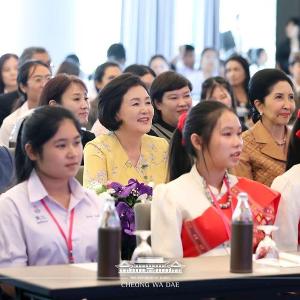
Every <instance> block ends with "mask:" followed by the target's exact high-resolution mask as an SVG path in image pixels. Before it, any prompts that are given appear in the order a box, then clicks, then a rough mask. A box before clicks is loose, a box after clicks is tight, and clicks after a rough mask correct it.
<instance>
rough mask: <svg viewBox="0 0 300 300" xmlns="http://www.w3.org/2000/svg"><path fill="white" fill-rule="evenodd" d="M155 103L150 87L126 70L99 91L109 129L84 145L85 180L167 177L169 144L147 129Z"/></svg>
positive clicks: (101, 116) (87, 183) (101, 115)
mask: <svg viewBox="0 0 300 300" xmlns="http://www.w3.org/2000/svg"><path fill="white" fill-rule="evenodd" d="M152 118H153V106H152V103H151V99H150V97H149V95H148V92H147V87H146V86H145V84H144V83H143V82H142V81H141V79H140V78H139V77H137V76H135V75H132V74H129V73H125V74H123V75H120V76H119V77H117V78H115V79H114V80H112V81H111V82H110V83H108V84H107V85H106V86H105V87H104V88H103V90H102V91H101V92H100V94H99V121H100V123H101V124H103V126H105V127H106V128H107V129H108V130H110V132H109V133H107V134H102V135H100V136H98V137H97V138H96V139H94V140H93V141H91V142H89V143H88V144H87V145H86V147H85V149H84V175H83V184H84V186H86V187H89V186H91V185H92V184H93V183H95V182H96V183H101V184H106V183H107V181H118V182H120V183H121V184H127V182H128V180H129V179H130V178H134V179H137V180H139V181H142V182H150V181H153V182H154V183H161V182H165V180H166V161H167V150H168V144H167V142H166V141H164V140H163V139H160V138H157V137H151V136H149V135H147V134H146V133H147V132H149V130H150V128H151V123H152Z"/></svg>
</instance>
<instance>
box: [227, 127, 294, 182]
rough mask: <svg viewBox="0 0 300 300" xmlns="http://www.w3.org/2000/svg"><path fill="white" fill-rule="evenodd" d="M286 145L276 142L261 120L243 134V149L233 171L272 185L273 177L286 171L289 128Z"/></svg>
mask: <svg viewBox="0 0 300 300" xmlns="http://www.w3.org/2000/svg"><path fill="white" fill-rule="evenodd" d="M286 130H287V141H286V147H280V146H278V145H277V144H276V142H275V140H274V139H273V137H272V136H271V134H270V133H269V132H268V131H267V130H266V128H265V127H264V126H263V124H262V123H261V121H258V122H257V123H255V125H254V126H253V127H251V128H250V129H249V130H247V131H245V132H244V133H243V134H242V138H243V141H244V146H243V151H242V154H241V159H240V162H239V164H238V165H237V166H236V167H235V168H233V169H232V170H231V171H232V173H233V174H235V175H237V176H241V177H247V178H249V179H252V180H255V181H258V182H261V183H263V184H265V185H267V186H271V184H272V182H273V179H274V178H275V177H277V176H279V175H281V174H283V173H284V172H285V164H286V156H287V145H288V140H289V137H290V130H289V129H288V128H287V129H286Z"/></svg>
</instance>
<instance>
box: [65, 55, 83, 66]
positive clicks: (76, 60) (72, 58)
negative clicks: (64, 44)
mask: <svg viewBox="0 0 300 300" xmlns="http://www.w3.org/2000/svg"><path fill="white" fill-rule="evenodd" d="M65 60H66V61H69V62H72V63H73V64H75V65H78V67H79V66H80V61H79V57H78V56H77V55H76V54H74V53H73V54H69V55H67V56H66V58H65Z"/></svg>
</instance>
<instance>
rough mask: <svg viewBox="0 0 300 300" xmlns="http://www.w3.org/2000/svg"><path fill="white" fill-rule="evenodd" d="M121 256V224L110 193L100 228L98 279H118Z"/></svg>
mask: <svg viewBox="0 0 300 300" xmlns="http://www.w3.org/2000/svg"><path fill="white" fill-rule="evenodd" d="M120 257H121V225H120V219H119V216H118V213H117V210H116V207H115V200H114V198H113V197H112V196H110V195H109V194H108V193H107V195H106V202H105V205H104V210H103V214H102V216H101V219H100V227H99V229H98V273H97V276H98V279H118V278H119V270H118V268H117V267H116V266H117V265H119V264H120Z"/></svg>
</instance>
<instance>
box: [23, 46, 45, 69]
mask: <svg viewBox="0 0 300 300" xmlns="http://www.w3.org/2000/svg"><path fill="white" fill-rule="evenodd" d="M36 53H47V54H48V52H47V50H46V49H45V48H43V47H28V48H25V49H24V50H23V52H22V54H21V56H20V58H19V66H22V65H23V64H24V63H25V62H26V61H27V60H30V59H32V57H33V56H34V54H36Z"/></svg>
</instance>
